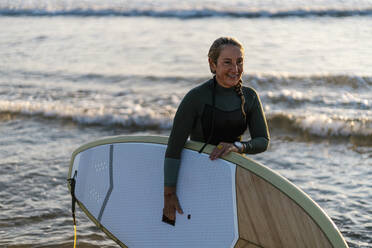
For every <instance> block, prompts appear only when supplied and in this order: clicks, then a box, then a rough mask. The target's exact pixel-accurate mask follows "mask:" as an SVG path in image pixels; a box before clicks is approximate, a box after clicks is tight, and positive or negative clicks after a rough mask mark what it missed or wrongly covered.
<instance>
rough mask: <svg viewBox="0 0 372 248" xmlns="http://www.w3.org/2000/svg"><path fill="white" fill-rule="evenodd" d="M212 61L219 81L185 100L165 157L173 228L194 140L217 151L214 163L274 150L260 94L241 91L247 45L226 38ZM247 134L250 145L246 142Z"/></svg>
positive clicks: (167, 218) (167, 212)
mask: <svg viewBox="0 0 372 248" xmlns="http://www.w3.org/2000/svg"><path fill="white" fill-rule="evenodd" d="M208 61H209V66H210V70H211V72H212V73H213V74H214V77H213V78H212V79H210V80H208V81H207V82H205V83H203V84H201V85H199V86H198V87H196V88H194V89H192V90H191V91H189V92H188V93H187V94H186V96H185V97H184V99H183V100H182V102H181V104H180V106H179V107H178V110H177V113H176V115H175V117H174V122H173V128H172V132H171V135H170V138H169V142H168V147H167V151H166V154H165V161H164V209H163V221H164V222H166V223H168V224H171V225H175V216H176V211H177V212H178V213H180V214H182V213H183V211H182V208H181V206H180V204H179V201H178V197H177V195H176V185H177V177H178V170H179V167H180V161H181V152H182V149H183V147H184V145H185V142H186V140H187V138H188V137H189V136H190V138H191V140H195V141H200V142H203V143H205V145H206V144H212V145H216V147H215V149H214V150H213V151H212V153H211V154H210V159H211V160H214V159H217V158H219V157H221V156H225V155H227V154H228V153H230V152H238V153H249V154H255V153H260V152H263V151H265V150H266V149H267V147H268V144H269V132H268V127H267V124H266V119H265V115H264V112H263V109H262V106H261V102H260V99H259V97H258V94H257V93H256V91H255V90H254V89H253V88H250V87H244V86H243V85H242V80H241V78H242V74H243V62H244V49H243V46H242V44H241V43H240V42H239V41H238V40H236V39H235V38H231V37H221V38H219V39H217V40H216V41H215V42H214V43H213V44H212V46H211V48H210V50H209V53H208ZM247 128H248V129H249V133H250V136H251V140H249V141H246V142H241V136H242V135H243V134H244V132H245V131H246V130H247ZM204 147H205V146H203V147H202V148H201V150H200V152H201V151H202V150H203V149H204Z"/></svg>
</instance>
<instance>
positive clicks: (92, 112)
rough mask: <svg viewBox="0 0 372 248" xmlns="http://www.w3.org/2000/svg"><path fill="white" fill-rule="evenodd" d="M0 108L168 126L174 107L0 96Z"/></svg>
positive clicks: (90, 120)
mask: <svg viewBox="0 0 372 248" xmlns="http://www.w3.org/2000/svg"><path fill="white" fill-rule="evenodd" d="M0 112H1V113H13V114H23V115H30V116H42V117H46V118H55V119H70V120H73V121H75V122H77V123H79V124H87V125H104V126H106V125H121V126H124V127H139V128H160V129H168V128H170V127H171V122H172V117H173V112H174V109H173V107H172V106H169V105H167V106H164V108H163V109H162V110H161V111H159V110H158V109H156V108H155V109H153V108H149V107H144V106H141V104H138V103H125V104H123V106H122V108H120V109H115V108H108V107H105V106H104V105H103V104H99V105H96V106H94V107H93V106H91V103H90V102H80V103H78V104H66V103H61V102H48V101H25V100H15V101H8V100H0Z"/></svg>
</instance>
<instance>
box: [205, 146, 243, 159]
mask: <svg viewBox="0 0 372 248" xmlns="http://www.w3.org/2000/svg"><path fill="white" fill-rule="evenodd" d="M230 152H239V149H238V148H237V147H236V146H234V144H232V143H225V142H221V143H219V144H218V146H216V147H215V148H214V149H213V151H212V153H211V154H210V155H209V158H210V159H211V160H215V159H217V158H219V157H222V156H225V155H227V154H229V153H230Z"/></svg>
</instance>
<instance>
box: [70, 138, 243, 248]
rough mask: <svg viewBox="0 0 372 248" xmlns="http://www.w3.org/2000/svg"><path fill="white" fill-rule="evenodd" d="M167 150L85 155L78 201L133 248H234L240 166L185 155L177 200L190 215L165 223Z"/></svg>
mask: <svg viewBox="0 0 372 248" xmlns="http://www.w3.org/2000/svg"><path fill="white" fill-rule="evenodd" d="M165 149H166V145H162V144H151V143H117V144H107V145H100V146H96V147H93V148H90V149H87V150H85V151H83V152H81V153H79V154H78V155H77V156H76V158H75V162H74V165H73V169H72V175H73V174H74V171H76V170H77V178H76V189H75V192H76V198H77V199H78V201H80V203H82V204H83V205H84V206H85V208H86V209H87V210H88V211H89V212H90V214H91V215H92V216H93V217H94V218H95V219H96V220H97V221H98V222H100V223H101V224H102V225H103V226H104V227H105V228H106V229H107V230H108V231H109V232H110V233H112V234H113V235H114V236H115V237H116V238H117V239H119V240H120V241H121V242H122V243H124V244H125V245H126V246H128V247H141V248H142V247H223V248H226V247H234V245H235V244H236V241H237V240H238V223H237V210H236V199H235V170H236V165H235V164H233V163H231V162H228V161H225V160H216V161H211V160H210V159H209V158H208V155H207V154H199V153H198V152H196V151H192V150H188V149H184V150H183V152H182V166H181V169H180V173H179V179H178V187H177V189H178V191H177V194H178V196H179V199H180V204H181V206H182V208H183V211H184V214H183V215H180V214H177V217H176V225H175V226H171V225H169V224H165V223H163V222H162V221H161V218H162V209H163V185H164V184H163V174H164V173H163V164H164V153H165Z"/></svg>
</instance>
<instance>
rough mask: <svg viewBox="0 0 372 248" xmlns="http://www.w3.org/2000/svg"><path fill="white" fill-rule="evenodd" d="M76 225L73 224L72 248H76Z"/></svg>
mask: <svg viewBox="0 0 372 248" xmlns="http://www.w3.org/2000/svg"><path fill="white" fill-rule="evenodd" d="M76 236H77V235H76V224H74V248H76Z"/></svg>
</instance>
